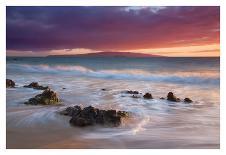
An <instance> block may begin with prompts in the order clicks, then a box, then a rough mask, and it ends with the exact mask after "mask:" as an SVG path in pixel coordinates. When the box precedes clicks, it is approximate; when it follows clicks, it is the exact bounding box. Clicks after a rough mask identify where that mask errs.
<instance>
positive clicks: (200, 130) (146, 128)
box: [6, 57, 220, 149]
mask: <svg viewBox="0 0 226 155" xmlns="http://www.w3.org/2000/svg"><path fill="white" fill-rule="evenodd" d="M6 70H7V74H6V75H7V78H8V79H12V80H13V81H15V82H16V88H7V90H6V100H7V103H6V122H7V124H6V126H7V129H6V136H7V148H154V149H159V148H161V149H168V148H219V147H220V58H207V57H206V58H170V57H155V58H126V57H92V58H91V57H33V58H30V57H7V64H6ZM31 82H38V83H39V84H41V85H43V86H47V85H48V86H50V87H51V88H52V89H53V90H54V91H56V92H57V93H58V95H59V97H60V99H61V102H62V104H63V106H28V105H25V104H23V103H24V102H25V101H27V100H28V99H29V98H31V97H33V96H35V95H37V94H39V93H41V92H42V91H41V90H34V89H29V88H24V87H23V86H24V85H27V84H29V83H31ZM63 88H66V89H63ZM102 89H105V90H106V91H103V90H102ZM125 90H137V91H139V92H141V93H143V94H144V93H146V92H149V93H151V94H152V96H153V97H154V99H152V100H145V99H143V98H132V97H131V95H129V94H125V93H123V91H125ZM168 92H173V93H174V94H175V95H176V96H177V97H179V98H181V99H184V98H185V97H189V98H191V99H192V100H193V102H192V103H190V104H187V103H184V102H177V103H174V102H170V101H167V100H161V99H160V97H166V96H167V93H168ZM70 105H80V106H82V107H85V106H89V105H92V106H94V107H97V108H101V109H117V110H125V111H129V112H131V113H132V114H133V117H131V118H128V119H125V120H123V122H122V124H121V125H120V126H119V127H114V128H112V127H106V126H104V127H101V126H92V127H85V128H79V127H72V126H71V125H70V124H69V123H68V121H69V119H70V118H69V117H67V116H61V115H59V114H58V113H57V112H58V111H60V110H62V109H64V108H65V107H67V106H70Z"/></svg>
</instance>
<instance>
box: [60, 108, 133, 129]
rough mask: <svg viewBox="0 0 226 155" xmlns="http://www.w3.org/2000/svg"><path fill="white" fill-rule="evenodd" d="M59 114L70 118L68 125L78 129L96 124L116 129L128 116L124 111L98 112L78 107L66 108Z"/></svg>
mask: <svg viewBox="0 0 226 155" xmlns="http://www.w3.org/2000/svg"><path fill="white" fill-rule="evenodd" d="M60 114H62V115H67V116H70V117H71V119H70V124H71V125H73V126H79V127H84V126H90V125H96V124H99V125H107V126H113V127H117V126H119V125H120V124H121V121H122V118H124V117H128V116H129V113H128V112H126V111H116V110H100V109H98V108H94V107H92V106H88V107H85V108H83V109H82V108H81V107H80V106H74V107H67V108H66V109H65V110H63V111H61V112H60Z"/></svg>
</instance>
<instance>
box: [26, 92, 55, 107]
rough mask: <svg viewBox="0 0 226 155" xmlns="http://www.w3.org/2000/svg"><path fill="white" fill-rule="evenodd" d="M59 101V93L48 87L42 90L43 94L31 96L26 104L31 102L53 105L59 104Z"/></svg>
mask: <svg viewBox="0 0 226 155" xmlns="http://www.w3.org/2000/svg"><path fill="white" fill-rule="evenodd" d="M58 103H59V97H58V96H57V94H56V93H55V92H54V91H52V90H50V89H46V90H44V91H43V92H42V94H38V95H36V96H35V97H33V98H30V99H29V100H28V101H27V102H25V103H24V104H31V105H38V104H41V105H52V104H58Z"/></svg>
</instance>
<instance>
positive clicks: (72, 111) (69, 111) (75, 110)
mask: <svg viewBox="0 0 226 155" xmlns="http://www.w3.org/2000/svg"><path fill="white" fill-rule="evenodd" d="M81 110H82V109H81V107H80V106H74V107H67V108H66V109H65V110H63V111H61V112H60V114H62V115H66V116H71V117H72V116H76V115H78V114H79V113H80V112H81Z"/></svg>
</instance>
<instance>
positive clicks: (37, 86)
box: [24, 82, 49, 90]
mask: <svg viewBox="0 0 226 155" xmlns="http://www.w3.org/2000/svg"><path fill="white" fill-rule="evenodd" d="M24 87H25V88H33V89H38V90H46V89H48V88H49V87H48V86H46V87H43V86H40V85H39V84H38V82H32V83H30V84H29V85H25V86H24Z"/></svg>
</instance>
